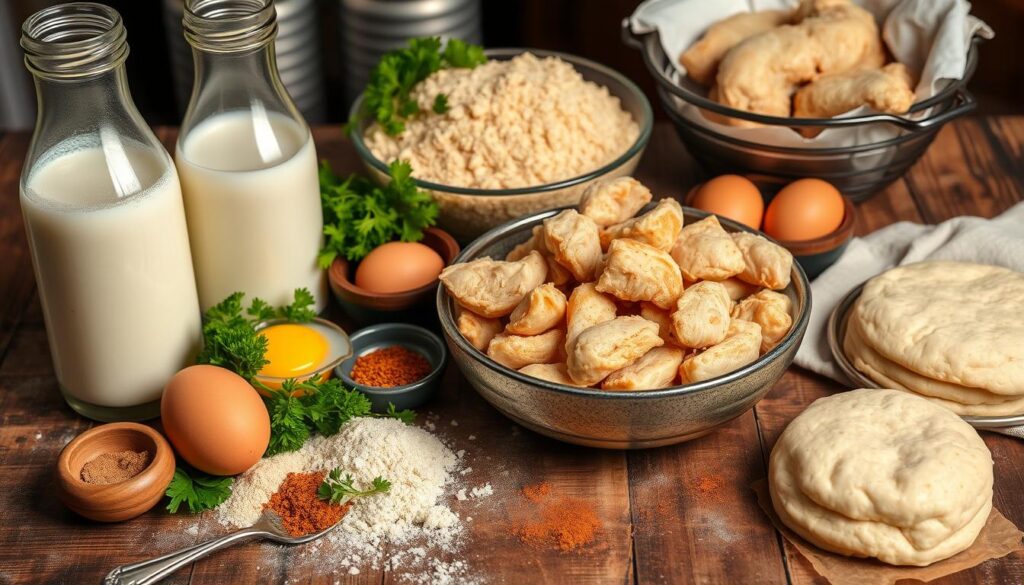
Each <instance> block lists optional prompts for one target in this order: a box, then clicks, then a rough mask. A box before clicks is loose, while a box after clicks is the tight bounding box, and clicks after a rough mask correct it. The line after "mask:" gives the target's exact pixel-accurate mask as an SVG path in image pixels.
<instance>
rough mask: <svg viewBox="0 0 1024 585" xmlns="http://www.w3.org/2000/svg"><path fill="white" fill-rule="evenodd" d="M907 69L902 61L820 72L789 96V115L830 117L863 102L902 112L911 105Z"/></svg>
mask: <svg viewBox="0 0 1024 585" xmlns="http://www.w3.org/2000/svg"><path fill="white" fill-rule="evenodd" d="M910 84H911V79H910V71H908V70H907V67H906V66H905V65H903V64H902V63H890V64H888V65H886V66H885V67H882V68H881V69H860V70H857V71H848V72H846V73H836V74H833V75H824V76H822V77H820V78H818V79H817V80H815V81H813V82H811V83H809V84H807V85H805V86H803V87H802V88H800V90H799V91H797V92H796V95H794V96H793V116H794V117H797V118H831V117H833V116H838V115H839V114H843V113H846V112H849V111H850V110H853V109H855V108H859V107H860V106H863V105H866V106H868V107H870V108H871V109H873V110H876V111H879V112H885V113H887V114H905V113H906V112H907V110H909V109H910V106H912V105H914V90H913V88H911V87H910Z"/></svg>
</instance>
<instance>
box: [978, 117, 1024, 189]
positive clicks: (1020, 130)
mask: <svg viewBox="0 0 1024 585" xmlns="http://www.w3.org/2000/svg"><path fill="white" fill-rule="evenodd" d="M984 122H985V127H986V129H987V130H988V132H989V135H990V137H991V139H992V141H993V142H994V143H995V145H996V153H997V154H999V155H1000V159H1001V160H1002V162H1003V165H1004V166H1005V167H1006V169H1007V172H1009V173H1010V174H1011V175H1013V176H1015V177H1018V178H1019V177H1021V176H1024V117H1021V116H998V117H992V118H985V119H984Z"/></svg>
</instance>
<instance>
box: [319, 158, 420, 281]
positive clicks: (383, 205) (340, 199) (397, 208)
mask: <svg viewBox="0 0 1024 585" xmlns="http://www.w3.org/2000/svg"><path fill="white" fill-rule="evenodd" d="M388 173H389V174H390V176H391V181H390V182H389V183H388V184H387V185H385V186H383V187H380V186H378V185H376V184H374V183H372V182H371V181H369V180H367V179H365V178H362V177H358V176H355V175H353V176H351V177H348V178H347V179H344V180H342V179H341V178H340V177H338V176H337V175H335V174H334V172H333V171H332V170H331V167H330V165H329V164H327V162H326V161H323V162H321V163H320V203H321V207H322V209H323V216H324V236H325V238H324V248H323V249H322V250H321V251H320V255H319V257H318V261H319V263H320V266H321V268H328V267H329V266H330V265H331V262H333V261H334V259H335V258H336V257H337V256H339V255H341V256H344V257H345V258H347V259H348V260H350V261H353V262H354V261H356V260H361V259H362V258H363V257H365V256H366V255H367V254H369V253H370V251H371V250H373V249H374V248H376V247H377V246H380V245H381V244H386V243H387V242H391V241H394V240H401V241H403V242H416V241H419V240H421V239H422V238H423V230H424V229H426V228H427V227H429V226H432V225H434V223H436V221H437V214H438V208H437V203H436V202H435V201H434V200H433V198H432V197H430V195H428V194H427V193H426V192H424V191H421V190H420V189H419V188H418V187H417V186H416V182H415V181H414V180H413V178H412V167H411V166H410V165H409V163H407V162H405V161H395V162H393V163H391V164H390V165H389V166H388Z"/></svg>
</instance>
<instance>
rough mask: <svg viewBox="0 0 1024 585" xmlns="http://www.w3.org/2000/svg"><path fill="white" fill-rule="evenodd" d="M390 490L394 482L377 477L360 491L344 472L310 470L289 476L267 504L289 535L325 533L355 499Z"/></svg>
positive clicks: (343, 514) (342, 515) (265, 507)
mask: <svg viewBox="0 0 1024 585" xmlns="http://www.w3.org/2000/svg"><path fill="white" fill-rule="evenodd" d="M389 489H391V482H389V481H387V480H386V479H382V478H380V477H377V478H374V480H373V485H372V486H371V487H370V488H369V489H365V490H360V489H357V488H356V487H355V485H354V483H353V480H352V476H348V475H346V476H345V477H344V478H342V476H341V469H338V468H334V469H333V470H331V473H330V474H328V473H327V472H326V471H311V472H307V473H289V474H288V475H287V476H286V477H285V479H284V481H283V482H282V483H281V486H280V487H279V488H277V492H275V493H274V495H272V496H270V501H269V502H267V503H266V504H264V506H263V507H264V509H267V508H269V509H270V510H272V511H274V512H275V513H276V514H277V515H278V516H280V517H281V524H282V525H283V526H284V529H285V530H287V531H288V534H291V535H292V536H304V535H306V534H312V533H314V532H320V531H321V530H326V529H327V528H330V527H331V526H334V525H335V524H337V523H338V521H340V520H341V519H342V518H343V517H344V516H345V514H346V513H348V510H349V508H350V507H351V506H352V504H351V501H352V500H353V499H355V498H360V497H364V496H370V495H373V494H381V493H385V492H387V491H388V490H389Z"/></svg>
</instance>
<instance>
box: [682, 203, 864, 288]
mask: <svg viewBox="0 0 1024 585" xmlns="http://www.w3.org/2000/svg"><path fill="white" fill-rule="evenodd" d="M701 185H703V183H698V184H696V185H694V186H693V187H692V188H691V189H690V190H689V191H688V192H687V193H686V196H685V197H684V198H683V205H687V206H690V205H691V204H692V203H693V198H694V197H695V196H696V194H697V191H698V190H699V189H700V187H701ZM765 209H766V210H767V209H768V201H766V202H765ZM856 214H857V210H856V208H855V207H854V206H853V202H852V201H851V200H850V198H849V197H846V196H845V195H844V196H843V221H842V222H841V223H840V224H839V227H838V228H836V230H835V231H834V232H832V233H830V234H826V235H824V236H821V237H820V238H814V239H813V240H802V241H795V240H775V241H776V242H777V243H778V244H779V245H780V246H782V247H784V248H786V249H787V250H789V251H790V252H791V253H792V254H793V258H794V259H795V260H796V261H797V262H799V263H800V266H801V267H802V268H803V269H804V272H805V273H807V278H809V279H814V278H816V277H817V276H818V275H819V274H821V273H822V272H824V271H825V269H826V268H828V267H829V266H832V265H833V264H834V263H835V261H836V260H838V259H839V257H840V256H842V255H843V252H844V251H845V250H846V246H847V245H849V243H850V240H851V239H852V238H853V230H854V224H856ZM758 227H760V226H758Z"/></svg>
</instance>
